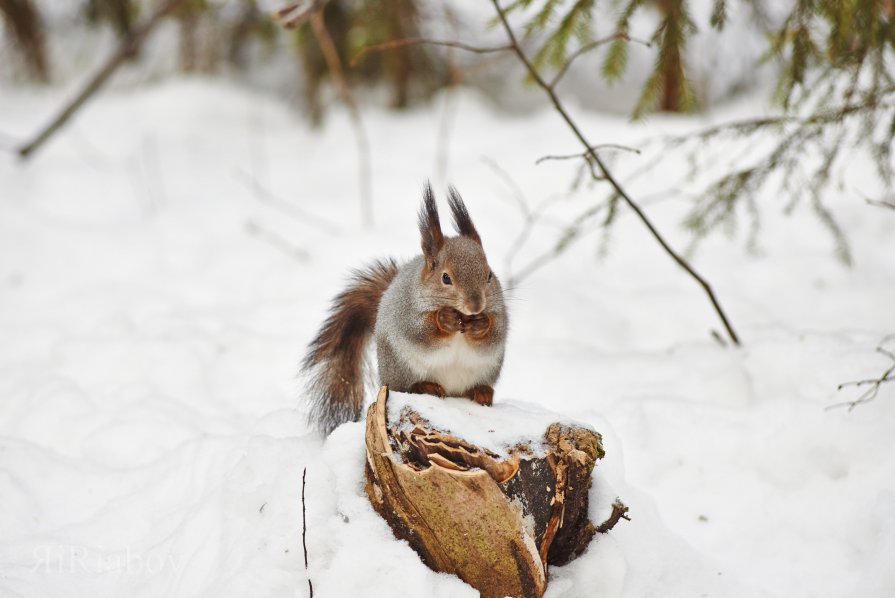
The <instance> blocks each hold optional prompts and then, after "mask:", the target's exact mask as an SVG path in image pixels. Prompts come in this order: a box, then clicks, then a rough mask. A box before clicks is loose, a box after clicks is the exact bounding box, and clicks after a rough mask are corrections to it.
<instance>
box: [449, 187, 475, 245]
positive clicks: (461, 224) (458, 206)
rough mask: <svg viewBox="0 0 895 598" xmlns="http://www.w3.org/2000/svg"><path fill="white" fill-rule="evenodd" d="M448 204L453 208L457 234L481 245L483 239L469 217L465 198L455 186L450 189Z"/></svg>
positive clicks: (452, 213) (452, 212)
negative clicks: (464, 201)
mask: <svg viewBox="0 0 895 598" xmlns="http://www.w3.org/2000/svg"><path fill="white" fill-rule="evenodd" d="M448 204H449V205H450V207H451V215H453V217H454V227H455V228H456V229H457V232H458V233H460V235H462V236H464V237H469V238H470V239H472V240H473V241H475V242H476V243H478V244H479V245H481V244H482V239H481V237H479V233H478V231H477V230H476V229H475V225H473V223H472V218H470V217H469V212H468V211H467V210H466V204H464V203H463V198H462V197H460V193H459V192H458V191H457V189H456V188H455V187H454V186H453V185H451V186H450V187H448Z"/></svg>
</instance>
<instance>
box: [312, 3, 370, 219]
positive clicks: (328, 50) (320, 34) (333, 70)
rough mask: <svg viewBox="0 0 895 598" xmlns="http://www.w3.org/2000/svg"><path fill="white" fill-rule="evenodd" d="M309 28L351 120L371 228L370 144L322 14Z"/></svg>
mask: <svg viewBox="0 0 895 598" xmlns="http://www.w3.org/2000/svg"><path fill="white" fill-rule="evenodd" d="M310 18H311V27H312V29H313V30H314V36H315V37H316V38H317V43H318V44H320V50H321V51H322V52H323V58H324V60H326V66H327V68H328V69H329V72H330V74H331V75H332V76H333V79H335V81H336V86H337V87H338V89H339V95H341V97H342V102H343V103H344V104H345V107H346V108H347V109H348V116H349V118H350V120H351V126H352V128H353V129H354V137H355V139H356V140H357V154H358V163H359V168H360V172H359V177H360V180H359V181H358V185H359V187H360V199H361V222H362V223H363V225H364V226H367V227H370V226H372V225H373V191H372V182H371V180H372V171H371V168H370V141H369V140H368V139H367V131H366V129H364V122H363V120H362V119H361V115H360V110H359V109H358V107H357V102H355V101H354V96H353V95H352V94H351V88H350V87H349V85H348V79H346V78H345V70H344V69H343V68H342V60H341V59H340V58H339V52H338V50H336V44H335V42H333V38H332V36H331V35H330V34H329V30H327V28H326V23H325V22H324V20H323V11H322V10H318V11H316V12H314V13H313V14H311V17H310Z"/></svg>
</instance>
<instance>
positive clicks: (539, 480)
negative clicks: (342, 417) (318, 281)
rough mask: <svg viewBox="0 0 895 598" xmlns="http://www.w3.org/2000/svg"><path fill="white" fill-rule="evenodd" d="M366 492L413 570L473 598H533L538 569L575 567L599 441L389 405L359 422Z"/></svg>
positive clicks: (424, 406)
mask: <svg viewBox="0 0 895 598" xmlns="http://www.w3.org/2000/svg"><path fill="white" fill-rule="evenodd" d="M366 424H367V425H366V446H367V466H366V481H367V483H366V490H367V495H368V496H369V497H370V502H371V503H372V504H373V507H374V508H375V509H376V511H377V512H378V513H379V514H380V515H381V516H382V517H383V518H384V519H385V520H386V521H387V522H388V524H389V525H390V526H391V528H392V530H393V531H394V533H395V535H396V536H397V537H398V538H401V539H403V540H406V541H407V542H408V543H409V544H410V546H412V547H413V549H414V550H416V552H417V553H418V554H419V555H420V557H421V558H422V560H423V562H425V563H426V564H427V565H428V566H429V567H431V568H432V569H434V570H436V571H442V572H446V573H452V574H455V575H457V576H459V577H460V578H461V579H463V580H464V581H465V582H466V583H468V584H470V585H471V586H473V587H474V588H476V589H477V590H478V591H479V592H480V593H481V595H482V596H483V598H503V597H504V596H513V597H515V598H529V597H531V598H539V597H540V596H542V595H543V594H544V591H545V590H546V587H547V566H548V565H562V564H564V563H567V562H569V561H570V560H572V559H574V558H575V557H577V556H578V555H580V554H581V553H582V552H583V551H584V549H585V548H586V547H587V545H588V544H589V543H590V541H591V539H592V538H593V536H594V534H595V533H596V532H597V531H600V532H605V531H608V530H609V529H611V528H612V526H613V525H614V524H615V523H616V522H617V521H618V519H619V518H621V517H624V514H625V512H626V511H627V508H626V507H624V505H622V504H621V503H620V502H618V501H617V502H616V504H615V505H613V509H612V517H610V520H609V521H606V522H604V523H603V524H601V525H600V526H599V527H597V526H594V525H593V524H592V523H591V522H590V520H589V519H588V496H589V489H590V487H591V472H592V471H593V468H594V465H595V463H596V461H597V460H598V459H601V458H602V457H603V454H604V453H603V446H602V441H601V437H600V435H599V434H598V433H597V432H595V431H593V430H591V429H589V428H587V427H584V426H581V425H577V424H570V423H558V422H557V421H556V415H555V414H551V413H547V412H543V411H531V410H528V409H523V408H519V407H516V406H512V405H497V406H494V407H484V406H481V405H477V404H475V403H473V402H472V401H468V400H466V399H450V398H448V399H438V398H435V397H430V396H426V395H408V394H403V393H391V394H390V393H389V391H388V388H387V387H385V386H383V387H382V389H381V390H380V391H379V395H378V397H377V399H376V402H375V403H373V405H371V406H370V409H369V411H368V412H367V422H366Z"/></svg>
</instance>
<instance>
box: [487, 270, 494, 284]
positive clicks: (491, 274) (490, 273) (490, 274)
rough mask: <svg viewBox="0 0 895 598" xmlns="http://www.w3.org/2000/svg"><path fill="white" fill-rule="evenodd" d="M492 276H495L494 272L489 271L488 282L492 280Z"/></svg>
mask: <svg viewBox="0 0 895 598" xmlns="http://www.w3.org/2000/svg"><path fill="white" fill-rule="evenodd" d="M492 278H494V272H488V282H491V279H492Z"/></svg>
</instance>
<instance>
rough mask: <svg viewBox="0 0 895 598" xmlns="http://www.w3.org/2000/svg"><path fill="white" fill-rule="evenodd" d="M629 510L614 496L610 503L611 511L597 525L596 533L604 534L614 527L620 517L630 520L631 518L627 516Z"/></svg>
mask: <svg viewBox="0 0 895 598" xmlns="http://www.w3.org/2000/svg"><path fill="white" fill-rule="evenodd" d="M629 510H630V509H628V507H627V505H625V503H623V502H622V501H621V500H620V499H618V498H616V499H615V502H613V503H612V513H610V515H609V519H607V520H606V521H604V522H603V523H601V524H600V525H598V526H597V533H600V534H605V533H606V532H608V531H609V530H611V529H612V528H613V527H615V524H616V523H618V522H619V521H620V520H622V519H624V520H625V521H631V518H630V517H628V511H629Z"/></svg>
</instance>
